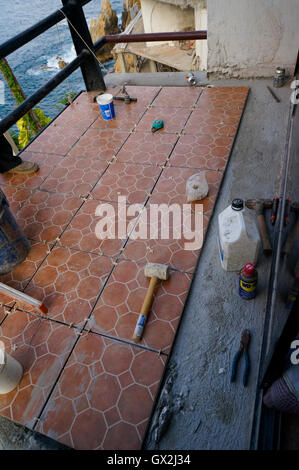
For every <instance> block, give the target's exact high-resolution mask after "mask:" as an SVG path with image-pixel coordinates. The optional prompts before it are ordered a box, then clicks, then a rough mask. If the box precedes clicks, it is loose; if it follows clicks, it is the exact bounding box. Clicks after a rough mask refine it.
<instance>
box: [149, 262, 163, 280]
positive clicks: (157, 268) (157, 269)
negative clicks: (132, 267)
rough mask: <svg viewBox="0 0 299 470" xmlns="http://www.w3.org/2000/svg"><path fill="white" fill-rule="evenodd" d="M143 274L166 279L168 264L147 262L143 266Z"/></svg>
mask: <svg viewBox="0 0 299 470" xmlns="http://www.w3.org/2000/svg"><path fill="white" fill-rule="evenodd" d="M144 274H145V276H147V277H157V278H158V279H162V280H163V281H166V279H168V266H167V265H166V264H158V263H147V265H146V266H145V268H144Z"/></svg>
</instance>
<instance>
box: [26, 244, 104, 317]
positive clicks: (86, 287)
mask: <svg viewBox="0 0 299 470" xmlns="http://www.w3.org/2000/svg"><path fill="white" fill-rule="evenodd" d="M112 267H113V264H112V260H111V259H110V258H108V257H104V256H98V255H95V254H91V253H84V252H82V251H75V250H70V249H68V248H54V249H53V251H52V252H51V253H50V254H49V256H48V257H47V258H46V260H45V261H44V262H43V264H42V266H41V267H40V268H39V270H38V272H37V274H36V275H35V276H34V277H33V279H32V280H31V282H30V283H29V285H28V287H27V288H26V290H25V292H26V294H28V295H31V296H32V297H35V298H37V299H39V300H43V302H44V304H45V305H46V306H47V307H48V314H47V315H48V317H49V318H53V319H55V320H59V321H62V322H64V323H68V324H70V323H74V324H76V325H78V324H81V323H82V322H83V321H84V319H85V318H86V317H87V316H88V315H89V313H90V311H91V309H92V307H93V305H94V304H95V301H96V299H97V297H98V295H99V293H100V290H101V288H102V286H103V283H104V282H105V280H106V278H107V276H108V274H109V273H110V271H111V269H112ZM26 310H28V309H26Z"/></svg>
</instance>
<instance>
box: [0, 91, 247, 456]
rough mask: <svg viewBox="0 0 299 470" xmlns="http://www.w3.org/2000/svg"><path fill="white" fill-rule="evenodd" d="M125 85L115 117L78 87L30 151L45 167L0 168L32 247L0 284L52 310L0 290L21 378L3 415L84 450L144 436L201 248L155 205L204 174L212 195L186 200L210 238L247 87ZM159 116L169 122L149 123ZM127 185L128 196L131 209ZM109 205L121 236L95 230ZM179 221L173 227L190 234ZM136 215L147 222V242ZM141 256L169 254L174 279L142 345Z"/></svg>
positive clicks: (133, 445) (3, 400)
mask: <svg viewBox="0 0 299 470" xmlns="http://www.w3.org/2000/svg"><path fill="white" fill-rule="evenodd" d="M127 90H128V92H129V94H130V95H131V96H134V97H137V99H138V101H137V103H131V104H130V105H125V104H124V103H121V102H117V103H116V105H115V109H116V119H115V120H113V121H111V122H109V121H104V120H103V119H102V118H101V117H100V116H99V110H98V105H97V104H96V103H94V100H93V99H94V96H95V94H94V93H81V94H80V95H79V96H78V97H77V99H76V100H75V101H74V103H73V104H72V105H70V106H68V107H67V108H66V109H65V110H64V111H63V112H62V113H61V114H60V115H59V116H58V118H57V119H56V120H55V121H54V122H52V123H51V124H50V126H49V127H48V128H47V129H45V130H44V131H43V132H42V133H41V134H40V135H39V136H38V137H37V138H36V139H35V140H34V142H33V143H32V144H31V145H30V146H29V147H28V148H27V149H26V151H25V152H24V153H23V155H22V157H23V158H24V159H27V160H34V161H37V162H38V163H39V166H40V170H39V171H38V172H37V173H36V174H35V175H34V176H33V177H28V176H19V175H18V176H13V175H9V176H8V175H1V176H0V183H1V187H2V190H3V191H4V193H5V194H6V196H7V198H8V200H9V202H10V208H11V210H12V211H13V212H14V214H15V216H16V219H17V221H18V223H19V224H20V226H21V227H22V229H23V230H24V232H25V234H26V235H27V237H28V238H29V239H30V240H31V244H32V248H31V251H30V253H29V255H28V257H27V259H26V260H25V261H24V262H23V263H22V264H20V265H19V266H18V267H17V268H16V269H15V270H14V271H13V272H11V273H9V274H7V275H3V276H1V277H0V281H1V282H5V283H6V284H8V285H10V286H12V287H15V288H17V289H19V290H23V291H25V292H26V293H27V294H29V295H32V296H34V297H36V298H38V299H41V300H43V301H44V303H45V304H46V306H47V307H48V314H47V315H44V316H42V315H41V314H39V313H38V312H36V311H34V310H32V311H30V309H29V308H26V311H25V310H24V309H22V308H21V306H20V305H17V304H15V303H14V302H12V301H10V299H9V298H7V297H5V296H1V297H0V302H1V308H0V328H1V329H0V338H1V340H2V341H4V343H5V346H6V349H7V352H8V353H10V354H11V355H12V356H14V357H16V358H17V359H18V360H19V361H20V362H21V364H22V365H23V368H24V376H23V378H22V380H21V382H20V384H19V386H18V387H17V388H16V389H15V390H13V391H12V392H11V393H9V394H7V395H0V414H2V415H3V416H7V417H9V418H10V419H13V420H15V421H17V422H20V423H22V424H25V425H26V426H29V427H31V428H33V429H36V430H38V431H40V432H42V433H44V434H47V435H48V436H50V437H52V438H54V439H57V440H59V441H61V442H63V443H65V444H67V445H69V446H71V447H74V448H76V449H114V450H117V449H138V448H140V446H141V443H142V439H143V437H144V434H145V431H146V426H147V424H148V420H149V416H150V413H151V409H152V406H153V403H154V400H155V395H156V393H157V391H158V387H159V383H160V380H161V378H162V375H163V370H164V365H165V363H166V360H167V357H168V355H169V353H170V350H171V345H172V342H173V339H174V335H175V332H176V329H177V326H178V322H179V320H180V317H181V315H182V312H183V308H184V303H185V300H186V298H187V295H188V291H189V288H190V285H191V282H192V276H193V273H194V271H195V268H196V263H197V260H198V255H199V253H200V247H195V248H193V249H186V246H185V242H186V240H187V238H186V239H184V237H183V238H179V237H177V238H176V239H172V238H171V232H170V233H169V234H167V233H166V236H164V238H163V239H162V238H161V235H162V232H163V227H164V228H165V226H163V225H159V223H158V221H157V223H156V225H155V224H154V223H153V222H152V224H150V223H149V217H148V215H149V212H150V203H151V204H173V203H176V204H177V205H178V207H179V208H180V207H182V206H183V204H186V197H185V184H186V179H187V178H188V177H189V176H191V175H192V174H194V173H195V172H197V171H205V173H206V177H207V180H208V183H209V195H208V196H207V197H206V198H205V199H204V200H203V201H199V202H198V203H193V204H192V205H191V216H192V217H194V216H195V213H199V212H198V211H195V209H198V207H196V206H197V204H202V210H203V212H201V215H202V218H203V230H202V232H201V235H202V236H204V234H205V232H206V230H207V227H208V223H209V219H210V217H211V215H212V211H213V206H214V203H215V200H216V197H217V194H218V190H219V187H220V184H221V180H222V177H223V172H224V170H225V167H226V164H227V162H228V159H229V155H230V152H231V148H232V145H233V142H234V138H235V135H236V132H237V129H238V125H239V121H240V118H241V115H242V112H243V107H244V106H245V103H246V98H247V94H248V91H249V89H248V88H245V87H237V88H232V87H226V88H220V87H219V88H217V87H215V88H204V89H203V88H188V87H184V88H180V87H171V88H170V87H163V88H160V87H137V86H128V87H127ZM119 91H120V90H119V89H115V90H112V92H113V94H114V95H117V94H119ZM158 118H159V119H163V121H164V128H163V129H162V130H161V131H159V132H157V133H154V134H153V133H152V132H151V125H152V122H153V121H154V120H155V119H158ZM119 196H126V197H127V199H126V200H124V202H123V206H122V207H123V209H124V210H126V209H127V210H128V211H129V212H128V217H127V220H125V217H124V212H122V211H120V210H119V206H118V205H117V201H118V198H119ZM107 203H109V210H108V209H107V207H108V206H107ZM130 204H135V206H129V205H130ZM99 205H100V209H99ZM96 210H97V212H96ZM105 210H107V211H108V212H105ZM182 213H183V214H185V213H186V206H184V207H183V212H182ZM103 215H106V216H107V217H106V224H107V227H106V228H107V231H108V232H109V233H110V234H113V233H114V232H115V231H116V233H117V234H118V235H119V236H118V237H117V238H115V239H110V238H109V237H108V238H106V239H101V238H98V237H97V236H96V235H95V231H96V229H97V228H98V227H99V224H100V221H101V216H103ZM114 215H115V218H116V226H115V227H114V226H113V225H111V224H110V222H111V221H112V220H113V216H114ZM124 220H125V222H126V224H125V229H123V228H122V227H123V225H122V224H121V222H124ZM157 220H158V219H157ZM184 220H185V219H184V218H183V217H182V219H181V221H180V223H179V224H178V225H177V226H175V227H174V228H173V230H174V231H175V233H177V231H178V230H180V232H179V233H181V232H182V233H183V235H184V236H185V235H186V234H185V232H184V227H185V226H184ZM192 220H193V219H192ZM140 221H146V224H145V225H146V227H147V228H148V234H147V237H146V238H145V239H142V240H141V239H138V238H137V234H138V233H139V230H140V224H139V222H140ZM193 222H194V220H193ZM166 226H167V224H166ZM152 229H155V230H154V232H153V233H154V234H156V235H154V236H153V234H152V233H151V232H150V230H152ZM127 233H129V236H127ZM186 237H187V235H186ZM147 262H160V263H165V264H169V266H170V277H169V279H168V280H167V281H164V282H161V283H160V284H159V285H158V288H157V290H156V294H155V298H154V301H153V305H152V308H151V312H150V316H149V318H148V322H147V325H146V329H145V334H144V337H143V339H142V341H141V342H140V344H137V345H136V344H135V343H134V342H133V341H132V333H133V331H134V328H135V324H136V318H137V317H138V313H139V310H140V307H141V304H142V301H143V298H144V295H145V292H146V289H147V286H148V279H147V278H145V276H144V266H145V264H146V263H147Z"/></svg>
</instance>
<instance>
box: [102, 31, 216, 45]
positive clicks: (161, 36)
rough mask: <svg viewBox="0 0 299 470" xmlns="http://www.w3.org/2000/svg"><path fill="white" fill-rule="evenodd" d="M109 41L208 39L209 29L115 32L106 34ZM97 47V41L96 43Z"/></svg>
mask: <svg viewBox="0 0 299 470" xmlns="http://www.w3.org/2000/svg"><path fill="white" fill-rule="evenodd" d="M104 38H105V40H106V42H108V43H122V42H152V41H167V40H171V41H179V40H188V39H207V31H181V32H178V33H177V32H171V33H142V34H113V35H106V36H104ZM95 48H96V49H97V43H95Z"/></svg>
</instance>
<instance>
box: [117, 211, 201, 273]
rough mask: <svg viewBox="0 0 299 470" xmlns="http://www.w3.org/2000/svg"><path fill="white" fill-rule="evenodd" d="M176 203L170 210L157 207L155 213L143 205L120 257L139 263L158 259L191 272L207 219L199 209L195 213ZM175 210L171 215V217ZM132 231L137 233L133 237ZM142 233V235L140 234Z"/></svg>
mask: <svg viewBox="0 0 299 470" xmlns="http://www.w3.org/2000/svg"><path fill="white" fill-rule="evenodd" d="M181 209H183V208H181V207H180V206H178V207H177V208H176V209H175V210H174V211H173V212H172V211H170V212H169V211H168V208H167V207H166V208H163V209H162V208H161V211H160V212H159V213H158V212H157V213H156V212H154V211H152V210H151V206H149V207H146V208H145V209H144V210H143V212H142V213H141V217H140V218H139V220H138V223H137V225H136V227H135V229H134V230H133V232H132V234H131V235H130V238H129V241H128V243H127V244H126V246H125V248H124V251H123V253H122V257H121V258H122V259H128V260H134V261H137V262H141V263H148V262H150V263H162V264H167V265H169V266H170V267H172V268H174V269H176V270H180V271H187V272H194V270H195V267H196V264H197V259H198V255H199V252H200V248H201V246H202V241H203V236H204V233H205V231H206V228H207V221H206V219H204V218H203V214H202V211H201V212H198V213H197V214H196V215H195V213H194V211H190V220H189V218H188V217H187V213H186V211H185V212H183V210H181ZM174 214H175V217H174ZM135 232H138V236H139V237H140V239H139V238H137V236H136V238H135V239H134V236H135ZM141 237H142V238H141Z"/></svg>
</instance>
